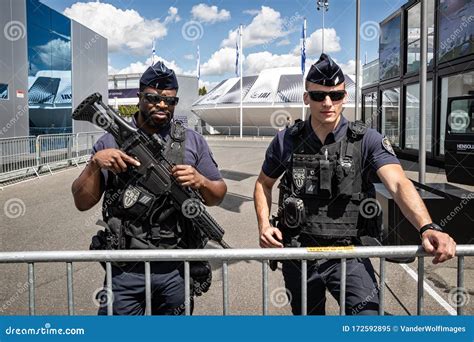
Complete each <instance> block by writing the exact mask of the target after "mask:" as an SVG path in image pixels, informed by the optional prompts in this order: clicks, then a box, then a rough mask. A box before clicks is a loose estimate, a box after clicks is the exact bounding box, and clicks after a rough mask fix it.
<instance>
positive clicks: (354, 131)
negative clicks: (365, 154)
mask: <svg viewBox="0 0 474 342" xmlns="http://www.w3.org/2000/svg"><path fill="white" fill-rule="evenodd" d="M366 132H367V125H366V124H365V122H363V121H360V120H357V121H354V122H349V125H348V127H347V136H348V137H350V138H352V139H360V138H362V137H363V136H364V134H365V133H366Z"/></svg>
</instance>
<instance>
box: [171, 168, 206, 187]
mask: <svg viewBox="0 0 474 342" xmlns="http://www.w3.org/2000/svg"><path fill="white" fill-rule="evenodd" d="M171 173H172V175H173V176H174V177H175V178H176V180H177V181H178V182H179V183H180V184H181V185H182V186H189V187H191V188H193V189H196V190H198V189H200V188H202V187H203V186H204V183H205V181H206V178H204V176H203V175H201V174H200V173H199V172H198V171H197V170H196V169H195V168H194V167H192V166H191V165H175V166H174V167H173V168H172V169H171Z"/></svg>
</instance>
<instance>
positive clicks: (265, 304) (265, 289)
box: [262, 260, 268, 316]
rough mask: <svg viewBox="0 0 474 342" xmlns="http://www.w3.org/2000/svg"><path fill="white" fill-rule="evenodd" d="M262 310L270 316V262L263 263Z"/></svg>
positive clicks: (264, 261)
mask: <svg viewBox="0 0 474 342" xmlns="http://www.w3.org/2000/svg"><path fill="white" fill-rule="evenodd" d="M262 301H263V303H262V308H263V315H264V316H266V315H268V260H263V261H262Z"/></svg>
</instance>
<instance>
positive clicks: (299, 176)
mask: <svg viewBox="0 0 474 342" xmlns="http://www.w3.org/2000/svg"><path fill="white" fill-rule="evenodd" d="M305 178H306V169H305V168H304V167H294V168H293V183H294V184H295V186H296V187H297V188H298V190H299V189H301V188H302V187H303V184H304V181H305Z"/></svg>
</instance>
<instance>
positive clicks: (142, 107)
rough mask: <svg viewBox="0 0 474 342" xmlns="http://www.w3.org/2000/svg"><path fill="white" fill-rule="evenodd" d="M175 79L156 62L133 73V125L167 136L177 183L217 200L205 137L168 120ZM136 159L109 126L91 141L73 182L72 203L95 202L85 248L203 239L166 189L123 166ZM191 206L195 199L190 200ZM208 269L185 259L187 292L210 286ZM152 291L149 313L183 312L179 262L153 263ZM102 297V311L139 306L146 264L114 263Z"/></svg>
mask: <svg viewBox="0 0 474 342" xmlns="http://www.w3.org/2000/svg"><path fill="white" fill-rule="evenodd" d="M177 92H178V81H177V78H176V75H175V73H174V71H173V70H170V69H168V68H167V67H166V66H165V65H164V64H163V63H161V62H158V63H156V64H155V65H153V66H151V67H149V68H148V69H147V70H146V71H145V72H144V74H143V75H142V77H141V79H140V92H139V93H138V98H139V102H138V108H139V110H138V111H137V113H135V115H134V118H133V122H132V125H134V126H135V127H137V128H139V129H141V130H143V131H144V132H145V133H147V134H150V135H151V134H159V135H160V136H161V138H162V139H163V140H164V141H165V142H166V147H165V149H164V154H165V156H166V158H167V159H168V160H169V161H171V162H172V163H173V164H175V165H176V166H174V167H173V169H172V170H171V171H172V174H173V176H174V177H175V178H176V180H177V181H178V182H179V183H180V184H181V185H183V186H186V187H191V188H193V189H196V190H198V191H199V192H200V194H201V195H202V197H203V199H204V202H205V204H206V205H208V206H213V205H218V204H219V203H220V202H221V201H222V199H223V198H224V195H225V193H226V191H227V187H226V184H225V183H224V181H223V179H222V177H221V174H220V172H219V170H218V167H217V164H216V162H215V161H214V158H213V157H212V153H211V151H210V149H209V146H208V145H207V142H206V140H205V139H204V138H203V137H202V136H201V135H200V134H198V133H196V132H195V131H193V130H191V129H188V128H185V127H184V126H183V125H182V123H181V122H179V121H176V120H173V116H174V111H175V108H176V105H177V104H178V100H179V99H178V97H177ZM138 163H139V161H137V160H135V159H134V158H132V157H131V156H128V155H126V154H125V153H123V152H122V151H121V150H119V149H118V146H117V143H116V142H115V139H114V138H113V136H112V135H111V134H109V133H107V134H105V135H104V136H103V137H101V138H100V139H99V140H98V142H97V143H96V144H95V145H94V147H93V155H92V157H91V160H90V162H89V163H88V165H87V166H86V168H85V169H84V171H83V172H82V173H81V175H80V176H79V177H78V178H77V179H76V180H75V181H74V183H73V185H72V192H73V196H74V202H75V204H76V207H77V208H78V209H79V210H81V211H84V210H88V209H90V208H92V207H93V206H94V205H95V204H97V203H98V202H99V200H100V198H101V197H102V194H104V200H103V203H102V213H103V221H102V222H99V223H100V225H102V226H103V227H104V228H105V229H103V230H99V232H98V233H97V235H96V236H94V237H93V238H92V244H91V249H126V250H128V249H184V248H187V249H191V248H192V249H195V248H203V247H204V244H205V243H206V242H207V240H206V239H205V238H203V236H202V235H201V234H200V232H199V231H198V230H196V229H194V227H193V225H192V222H191V221H190V220H189V217H186V215H185V213H182V212H180V211H177V210H175V209H174V206H173V202H172V198H171V197H170V196H169V194H167V193H150V192H149V191H147V190H146V189H144V188H142V186H141V184H140V183H139V182H138V181H137V180H136V179H134V177H132V176H131V175H132V174H131V173H129V171H130V169H129V168H130V166H138V165H139V164H138ZM196 205H197V204H196ZM211 275H212V273H211V269H210V266H209V264H208V263H206V262H193V263H191V277H192V280H193V282H192V284H193V285H194V286H193V294H194V295H201V294H202V293H203V292H206V291H207V290H208V289H209V286H210V285H211ZM151 291H152V307H151V312H152V314H154V315H181V314H184V309H185V302H186V300H190V301H191V305H192V304H193V297H192V296H191V298H189V299H187V298H185V297H184V264H183V262H179V261H176V262H152V263H151ZM98 297H99V298H98V299H99V300H103V302H102V305H101V306H100V308H99V314H100V315H105V314H106V313H107V302H109V301H113V313H114V315H143V314H144V313H145V270H144V263H143V262H136V263H134V262H129V263H120V264H118V263H114V264H113V267H112V289H107V288H105V281H104V290H103V292H102V293H99V294H98Z"/></svg>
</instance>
